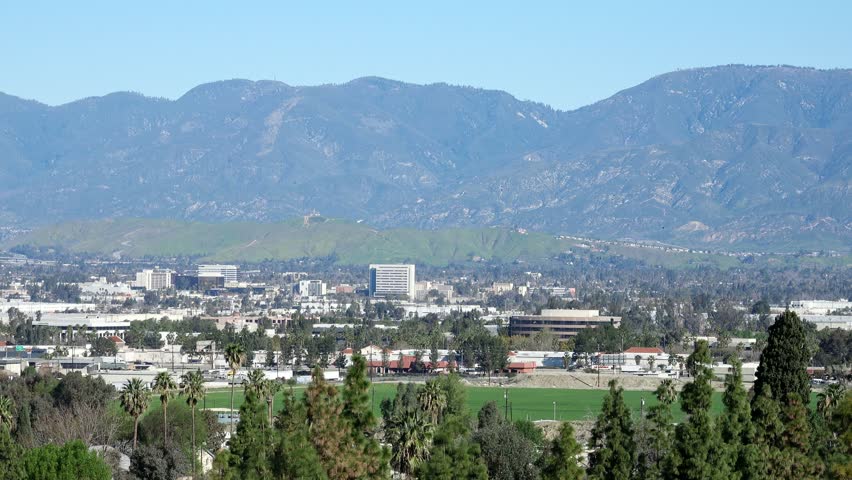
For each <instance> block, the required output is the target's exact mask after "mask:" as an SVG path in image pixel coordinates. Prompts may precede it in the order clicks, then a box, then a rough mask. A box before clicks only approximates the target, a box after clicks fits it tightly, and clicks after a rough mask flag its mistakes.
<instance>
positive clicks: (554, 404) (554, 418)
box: [553, 401, 556, 422]
mask: <svg viewBox="0 0 852 480" xmlns="http://www.w3.org/2000/svg"><path fill="white" fill-rule="evenodd" d="M553 421H554V422H555V421H556V402H555V401H554V402H553Z"/></svg>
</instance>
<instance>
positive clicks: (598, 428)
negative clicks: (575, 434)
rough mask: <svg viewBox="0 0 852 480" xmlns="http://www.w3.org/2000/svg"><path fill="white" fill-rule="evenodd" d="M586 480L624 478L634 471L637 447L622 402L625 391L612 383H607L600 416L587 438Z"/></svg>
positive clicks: (628, 415) (611, 381) (627, 414)
mask: <svg viewBox="0 0 852 480" xmlns="http://www.w3.org/2000/svg"><path fill="white" fill-rule="evenodd" d="M589 448H591V449H592V453H591V454H590V455H589V470H588V473H589V477H590V478H593V479H600V480H604V479H607V480H609V479H612V480H616V479H626V478H630V477H631V475H632V472H633V461H634V455H635V451H636V445H635V443H634V440H633V422H632V421H631V419H630V411H629V410H628V409H627V405H625V403H624V389H623V388H622V387H619V386H618V383H617V382H616V381H615V380H610V382H609V393H607V395H606V396H605V397H604V400H603V405H602V407H601V413H600V415H598V419H597V420H596V421H595V426H594V428H592V436H591V438H590V439H589Z"/></svg>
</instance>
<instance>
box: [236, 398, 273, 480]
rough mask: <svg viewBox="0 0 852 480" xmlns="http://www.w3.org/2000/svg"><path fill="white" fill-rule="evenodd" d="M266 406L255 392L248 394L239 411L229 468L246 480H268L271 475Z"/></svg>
mask: <svg viewBox="0 0 852 480" xmlns="http://www.w3.org/2000/svg"><path fill="white" fill-rule="evenodd" d="M267 430H268V425H267V415H266V405H265V404H264V403H263V402H262V401H261V400H260V399H259V398H258V397H257V394H256V393H255V392H253V391H249V392H248V393H247V394H246V397H245V401H244V402H243V404H242V406H241V407H240V422H239V423H238V424H237V431H236V434H235V435H234V437H233V438H232V439H231V442H230V456H229V462H228V463H229V467H230V469H232V470H233V471H234V472H236V473H237V477H238V478H241V479H246V480H254V479H265V478H268V477H269V475H270V462H269V460H270V457H271V452H270V451H269V444H270V442H269V441H268V439H267V435H266V431H267Z"/></svg>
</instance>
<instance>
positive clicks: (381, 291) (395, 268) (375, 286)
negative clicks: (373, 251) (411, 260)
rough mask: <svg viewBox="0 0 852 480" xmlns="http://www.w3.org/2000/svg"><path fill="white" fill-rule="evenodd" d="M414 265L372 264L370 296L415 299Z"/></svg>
mask: <svg viewBox="0 0 852 480" xmlns="http://www.w3.org/2000/svg"><path fill="white" fill-rule="evenodd" d="M414 283H415V282H414V265H388V264H384V265H370V296H371V297H389V296H402V295H405V296H407V297H408V298H409V299H414V296H415V291H414Z"/></svg>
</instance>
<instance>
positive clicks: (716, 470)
mask: <svg viewBox="0 0 852 480" xmlns="http://www.w3.org/2000/svg"><path fill="white" fill-rule="evenodd" d="M686 363H687V369H688V371H689V373H690V375H692V377H693V378H694V380H693V381H692V382H690V383H688V384H686V385H685V386H684V387H683V391H682V392H681V395H680V396H681V409H682V410H683V411H684V413H686V414H687V415H688V416H689V417H688V419H687V420H686V421H685V422H683V423H681V424H679V425H678V426H677V428H676V429H675V441H674V449H673V451H672V457H671V461H670V462H667V465H666V472H665V476H666V477H667V478H678V479H695V480H706V479H712V478H727V476H728V475H729V474H730V472H728V471H725V470H724V469H722V468H723V467H724V466H725V462H724V453H723V452H722V449H721V448H720V446H721V445H720V444H721V442H720V441H719V440H718V436H717V431H716V429H714V427H713V422H712V419H711V417H710V404H711V402H712V396H713V388H712V387H711V385H710V382H711V380H712V378H713V370H712V369H711V368H710V364H711V360H710V347H709V346H708V345H707V342H706V341H704V340H701V341H698V342H696V344H695V350H694V351H693V352H692V354H691V355H690V356H689V358H687V361H686Z"/></svg>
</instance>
